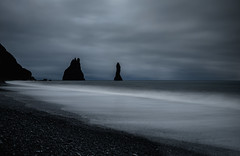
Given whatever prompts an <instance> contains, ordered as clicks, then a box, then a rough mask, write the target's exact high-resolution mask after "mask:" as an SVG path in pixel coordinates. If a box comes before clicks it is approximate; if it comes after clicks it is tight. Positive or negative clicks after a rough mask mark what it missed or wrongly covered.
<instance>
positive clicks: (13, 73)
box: [0, 44, 34, 81]
mask: <svg viewBox="0 0 240 156" xmlns="http://www.w3.org/2000/svg"><path fill="white" fill-rule="evenodd" d="M6 80H34V77H32V73H31V72H30V71H29V70H27V69H25V68H22V66H21V65H20V64H18V63H17V61H16V59H15V58H14V56H13V55H12V54H10V53H9V52H8V51H7V50H6V49H5V48H4V47H3V46H2V44H0V81H6Z"/></svg>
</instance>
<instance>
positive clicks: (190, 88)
mask: <svg viewBox="0 0 240 156" xmlns="http://www.w3.org/2000/svg"><path fill="white" fill-rule="evenodd" d="M7 83H8V84H10V85H8V86H7V87H6V89H9V90H14V91H17V92H19V93H20V94H24V95H28V96H31V97H33V98H35V99H37V100H39V101H45V102H48V103H54V104H59V106H60V107H61V109H62V110H64V111H69V112H72V113H76V114H79V115H80V116H82V117H84V118H86V119H88V120H89V122H90V123H91V124H97V125H101V126H106V127H110V128H114V129H117V130H122V131H126V132H129V133H133V134H137V135H142V136H145V137H148V138H154V139H155V140H157V139H159V140H160V139H162V138H166V139H174V140H178V141H186V142H192V143H199V144H206V145H212V146H217V147H224V148H229V149H234V150H238V151H240V94H239V93H240V82H239V81H123V82H115V81H51V82H40V81H36V82H34V81H9V82H7Z"/></svg>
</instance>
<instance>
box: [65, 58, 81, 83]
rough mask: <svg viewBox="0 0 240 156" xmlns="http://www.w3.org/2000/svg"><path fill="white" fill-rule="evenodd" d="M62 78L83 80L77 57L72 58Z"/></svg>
mask: <svg viewBox="0 0 240 156" xmlns="http://www.w3.org/2000/svg"><path fill="white" fill-rule="evenodd" d="M63 80H85V78H84V75H83V72H82V69H81V65H80V59H79V58H77V59H76V58H75V59H73V60H72V62H71V64H70V66H69V67H68V68H67V69H66V70H65V71H64V74H63Z"/></svg>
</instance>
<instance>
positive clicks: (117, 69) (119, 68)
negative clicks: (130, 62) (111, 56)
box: [114, 63, 122, 81]
mask: <svg viewBox="0 0 240 156" xmlns="http://www.w3.org/2000/svg"><path fill="white" fill-rule="evenodd" d="M120 72H121V66H120V64H119V63H117V65H116V74H115V77H114V80H115V81H122V77H121V75H120Z"/></svg>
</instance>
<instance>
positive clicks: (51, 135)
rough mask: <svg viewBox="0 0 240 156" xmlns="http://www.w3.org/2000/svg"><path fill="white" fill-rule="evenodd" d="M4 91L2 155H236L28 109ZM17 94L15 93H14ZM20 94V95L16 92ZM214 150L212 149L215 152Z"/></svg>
mask: <svg viewBox="0 0 240 156" xmlns="http://www.w3.org/2000/svg"><path fill="white" fill-rule="evenodd" d="M6 93H7V92H6V91H4V90H0V154H1V155H171V156H172V155H184V156H188V155H192V156H195V155H196V156H197V155H199V156H200V155H218V154H219V153H222V154H224V152H225V154H227V155H235V154H237V153H235V152H234V151H228V150H222V149H219V150H215V148H214V150H215V151H210V153H211V154H209V150H207V149H206V151H202V150H199V151H197V150H196V148H195V150H191V148H190V147H187V146H188V145H187V144H186V147H184V146H178V147H175V146H172V145H169V144H164V143H156V142H152V141H149V140H147V139H145V138H142V137H138V136H134V135H130V134H127V133H125V132H120V131H115V130H112V129H109V128H103V127H98V126H94V125H89V124H87V123H85V122H82V121H80V120H77V119H74V118H70V117H64V116H60V115H53V114H49V113H46V112H43V111H39V110H36V109H33V108H29V107H26V105H27V103H23V102H20V101H16V100H14V99H13V98H11V97H8V96H5V94H6ZM14 94H15V93H14ZM16 94H17V93H16ZM211 150H212V149H211Z"/></svg>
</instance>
